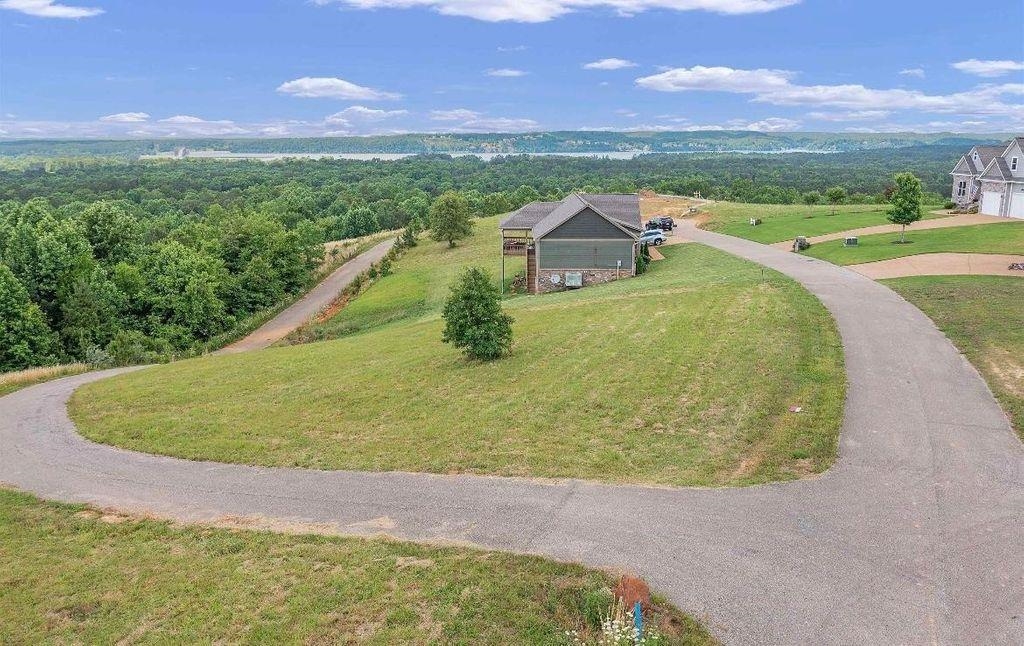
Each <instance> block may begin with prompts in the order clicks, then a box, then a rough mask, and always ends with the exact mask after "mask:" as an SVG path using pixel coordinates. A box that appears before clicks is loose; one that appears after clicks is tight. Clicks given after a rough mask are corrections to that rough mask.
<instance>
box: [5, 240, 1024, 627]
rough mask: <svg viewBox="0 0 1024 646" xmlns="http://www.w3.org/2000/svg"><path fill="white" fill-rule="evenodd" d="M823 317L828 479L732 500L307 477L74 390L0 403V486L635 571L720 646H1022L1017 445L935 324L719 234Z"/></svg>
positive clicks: (575, 485)
mask: <svg viewBox="0 0 1024 646" xmlns="http://www.w3.org/2000/svg"><path fill="white" fill-rule="evenodd" d="M684 234H685V235H686V237H689V238H692V239H694V240H696V241H698V242H701V243H704V244H709V245H712V246H714V247H717V248H719V249H723V250H725V251H727V252H730V253H733V254H736V255H739V256H742V257H745V258H749V259H751V260H754V261H756V262H759V263H762V264H764V265H767V266H769V267H773V268H775V269H778V270H780V271H782V272H784V273H786V274H788V275H790V276H792V277H793V278H795V279H797V280H799V281H800V282H801V283H803V284H804V285H806V286H807V288H808V289H810V290H811V291H812V292H813V293H814V294H816V295H817V296H818V297H819V298H820V299H821V300H822V301H823V302H824V303H825V305H826V306H827V307H828V308H829V309H830V310H831V311H832V313H833V314H834V315H835V317H836V320H837V321H838V325H839V328H840V331H841V333H842V337H843V344H844V347H845V351H846V362H847V371H848V375H849V394H848V402H847V407H846V417H845V420H844V425H843V432H842V437H841V449H840V459H839V461H838V463H837V464H836V465H835V466H834V467H833V468H832V469H831V470H830V471H829V472H827V473H826V474H825V475H823V476H822V477H819V478H816V479H812V480H804V481H799V482H794V483H787V484H776V485H765V486H759V487H752V488H746V489H724V490H715V489H650V488H641V487H623V486H609V485H600V484H594V483H585V482H577V481H566V482H539V481H533V480H525V479H512V478H488V477H478V476H433V475H423V474H403V473H383V474H374V473H352V472H318V471H306V470H298V469H268V468H259V467H246V466H239V465H222V464H214V463H206V462H189V461H184V460H179V459H174V458H164V457H155V456H149V455H144V454H140V453H133V452H129V451H123V450H120V449H116V448H112V447H107V446H100V445H96V444H92V443H90V442H88V441H86V440H84V439H82V438H81V437H80V436H79V435H77V434H76V433H75V429H74V426H73V425H72V424H71V422H70V420H69V419H68V417H67V414H66V411H65V406H64V404H65V402H66V401H67V398H68V397H69V395H70V394H71V392H72V391H73V390H74V388H75V387H77V386H78V385H79V384H82V383H85V382H87V381H92V380H96V379H101V378H103V377H104V376H106V375H108V374H111V373H94V374H87V375H81V376H76V377H70V378H67V379H63V380H60V381H55V382H50V383H47V384H42V385H40V386H35V387H33V388H29V389H26V390H22V391H20V392H17V393H14V394H13V395H10V396H8V397H5V398H3V399H0V481H5V482H9V483H12V484H14V485H17V486H19V487H21V488H23V489H26V490H28V491H31V492H34V493H36V494H38V495H40V496H43V497H45V498H50V499H56V500H65V501H77V502H87V503H92V504H95V505H99V506H110V507H115V508H118V509H121V510H125V511H131V512H150V513H156V514H159V515H163V516H168V517H173V518H177V519H182V520H185V521H210V520H218V519H223V518H224V517H226V516H244V517H259V518H273V519H283V520H288V521H293V522H304V523H326V524H328V525H330V526H332V527H334V528H336V529H337V530H338V531H341V532H348V533H355V534H373V533H375V532H380V531H386V532H387V533H389V534H392V535H395V536H399V537H403V538H409V539H416V540H454V541H465V542H469V543H473V544H477V545H482V546H486V547H489V548H498V549H508V550H516V551H522V552H535V553H540V554H545V555H549V556H553V557H556V558H560V559H570V560H578V561H582V562H585V563H588V564H591V565H598V566H618V567H624V568H629V569H631V570H634V571H636V572H638V573H639V574H640V575H642V576H644V577H645V578H647V579H648V580H649V581H651V582H652V584H653V585H654V586H655V587H656V588H658V589H660V590H661V591H662V592H664V593H665V594H666V595H667V596H668V597H669V598H670V599H672V601H674V602H675V603H676V604H678V605H679V606H680V607H681V608H683V609H684V610H686V611H688V612H690V613H693V614H694V615H696V616H698V617H700V618H702V619H703V620H704V621H705V622H706V623H707V624H708V625H709V626H710V628H711V629H712V630H713V631H714V632H715V634H717V635H718V636H719V637H720V638H722V639H723V640H724V641H726V642H727V643H733V644H793V643H797V644H1021V643H1024V556H1022V555H1024V449H1022V446H1021V443H1020V442H1019V441H1018V440H1017V438H1016V436H1014V435H1013V433H1012V432H1011V430H1010V427H1009V424H1008V421H1007V419H1006V417H1005V416H1004V415H1003V413H1002V412H1001V411H1000V409H999V407H998V406H997V405H996V403H995V401H994V399H993V398H992V395H991V393H990V392H989V391H988V389H987V387H986V386H985V384H984V382H983V381H982V380H981V378H980V377H979V376H978V374H977V372H976V371H975V370H974V369H973V368H972V367H971V366H970V365H969V364H968V363H967V362H966V361H965V360H964V359H963V357H962V356H961V355H960V354H959V353H958V352H957V351H956V350H955V349H954V348H953V346H952V345H951V344H950V343H949V342H948V341H947V340H946V338H945V337H944V336H943V335H942V334H941V333H940V332H939V331H938V330H936V328H935V327H934V325H933V324H932V323H931V321H930V320H929V319H927V318H926V317H925V316H924V315H923V314H921V313H920V312H919V311H918V310H917V309H915V308H914V307H912V306H910V305H909V304H908V303H907V302H905V301H904V300H902V299H901V298H899V297H898V296H896V295H895V294H894V293H893V292H891V291H890V290H888V289H887V288H885V287H883V286H881V285H879V284H878V283H875V282H874V281H872V280H870V279H868V278H865V277H863V276H860V275H858V274H856V273H854V272H851V271H849V270H846V269H843V268H840V267H835V266H833V265H830V264H827V263H824V262H822V261H818V260H814V259H809V258H805V257H802V256H799V255H796V254H791V253H786V252H782V251H779V250H777V249H774V248H771V247H768V246H764V245H759V244H757V243H753V242H749V241H745V240H739V239H736V238H730V237H727V236H722V235H719V234H714V233H708V232H703V231H697V230H687V231H685V232H684Z"/></svg>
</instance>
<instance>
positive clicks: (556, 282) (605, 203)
mask: <svg viewBox="0 0 1024 646" xmlns="http://www.w3.org/2000/svg"><path fill="white" fill-rule="evenodd" d="M499 228H500V229H501V233H502V254H503V258H502V268H503V272H504V256H506V255H525V256H526V285H527V289H528V291H529V292H530V293H531V294H536V293H544V292H552V291H558V290H562V289H566V288H572V287H584V286H587V285H594V284H597V283H606V282H609V281H612V280H615V279H617V278H624V277H627V276H633V275H634V273H635V268H636V254H637V252H638V248H637V239H638V238H639V236H640V233H641V230H642V227H641V224H640V196H639V195H637V194H635V193H631V194H607V193H592V194H585V193H573V194H571V195H569V196H568V197H566V198H565V199H563V200H562V201H560V202H531V203H530V204H527V205H525V206H523V207H522V208H520V209H519V210H517V211H514V212H513V213H511V214H509V215H508V216H507V217H506V218H504V219H503V220H502V221H501V224H500V225H499Z"/></svg>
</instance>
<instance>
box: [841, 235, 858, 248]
mask: <svg viewBox="0 0 1024 646" xmlns="http://www.w3.org/2000/svg"><path fill="white" fill-rule="evenodd" d="M857 244H858V242H857V236H849V237H847V238H846V239H845V240H843V246H844V247H856V246H857Z"/></svg>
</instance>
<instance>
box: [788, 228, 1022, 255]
mask: <svg viewBox="0 0 1024 646" xmlns="http://www.w3.org/2000/svg"><path fill="white" fill-rule="evenodd" d="M897 240H899V233H879V234H875V235H870V236H862V237H861V238H860V240H859V244H858V246H856V247H844V246H843V241H842V240H832V241H830V242H821V243H818V244H815V245H812V246H811V248H810V249H808V250H807V251H805V252H804V253H805V254H807V255H808V256H814V257H815V258H821V259H822V260H827V261H829V262H831V263H835V264H837V265H853V264H858V263H862V262H873V261H876V260H889V259H891V258H900V257H902V256H912V255H917V254H923V253H941V252H948V253H1003V254H1024V221H1021V222H997V223H993V224H975V225H972V226H967V227H949V228H946V229H924V230H921V231H914V228H913V226H911V227H908V228H907V241H908V244H895V242H896V241H897Z"/></svg>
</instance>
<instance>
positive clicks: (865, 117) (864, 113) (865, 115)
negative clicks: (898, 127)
mask: <svg viewBox="0 0 1024 646" xmlns="http://www.w3.org/2000/svg"><path fill="white" fill-rule="evenodd" d="M889 114H890V112H889V111H888V110H849V111H845V112H808V113H807V118H808V119H814V120H815V121H838V122H842V121H873V120H876V119H884V118H886V117H888V116H889Z"/></svg>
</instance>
